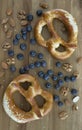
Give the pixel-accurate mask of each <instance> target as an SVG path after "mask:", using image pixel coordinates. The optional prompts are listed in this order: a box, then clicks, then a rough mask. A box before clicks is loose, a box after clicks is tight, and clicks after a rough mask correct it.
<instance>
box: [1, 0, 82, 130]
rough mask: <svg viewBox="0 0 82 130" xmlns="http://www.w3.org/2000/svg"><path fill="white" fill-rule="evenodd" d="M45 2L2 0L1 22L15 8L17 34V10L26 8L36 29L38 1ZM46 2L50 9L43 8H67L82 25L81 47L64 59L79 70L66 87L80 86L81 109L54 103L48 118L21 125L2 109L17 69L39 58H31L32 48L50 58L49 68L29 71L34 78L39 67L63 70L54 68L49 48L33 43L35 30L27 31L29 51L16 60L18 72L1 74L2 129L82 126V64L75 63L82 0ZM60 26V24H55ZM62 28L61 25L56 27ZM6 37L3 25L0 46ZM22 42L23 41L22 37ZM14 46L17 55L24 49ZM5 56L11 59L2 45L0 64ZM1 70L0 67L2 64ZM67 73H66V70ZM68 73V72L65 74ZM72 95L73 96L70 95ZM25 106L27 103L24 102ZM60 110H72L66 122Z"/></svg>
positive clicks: (73, 129)
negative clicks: (7, 12)
mask: <svg viewBox="0 0 82 130" xmlns="http://www.w3.org/2000/svg"><path fill="white" fill-rule="evenodd" d="M40 2H42V0H39V1H37V0H30V1H29V0H21V1H20V0H17V1H16V0H6V1H5V0H0V22H1V20H2V19H3V18H6V17H7V16H6V14H5V12H6V10H7V8H12V9H13V17H14V19H15V20H16V27H15V29H14V34H13V37H14V36H15V34H16V33H18V32H19V31H20V29H21V27H20V22H19V20H18V19H17V12H18V11H19V10H21V9H25V11H26V12H27V13H28V14H29V13H32V14H33V16H34V19H33V22H32V27H33V30H34V26H35V24H36V21H37V20H38V17H37V16H36V10H37V9H41V8H40V7H39V3H40ZM46 2H48V4H49V8H48V9H46V10H44V11H45V12H46V11H47V10H51V9H56V8H61V9H65V10H67V11H69V12H70V13H71V14H72V15H73V16H74V17H75V18H76V22H77V24H78V28H79V35H78V48H77V49H76V51H75V52H74V54H73V55H72V56H71V57H70V58H69V59H67V60H65V61H62V62H70V63H72V65H73V70H78V71H79V72H80V78H79V79H78V80H77V81H76V82H75V83H74V84H73V83H69V84H65V86H69V87H70V88H72V87H75V88H77V89H79V95H80V102H79V103H78V105H79V110H78V112H73V111H72V109H71V106H68V107H67V106H65V105H64V107H62V108H59V107H58V106H57V105H56V104H55V103H54V104H53V109H52V111H51V112H50V113H49V114H48V115H47V116H45V117H43V118H42V119H40V120H37V121H33V122H30V123H26V124H18V123H16V122H14V121H13V120H12V119H10V118H9V117H8V116H7V115H6V113H5V112H4V110H3V107H2V98H3V93H4V91H5V89H6V88H7V85H8V84H9V83H10V81H12V79H13V78H15V77H16V76H17V75H19V72H18V69H19V68H20V67H21V66H23V65H26V64H28V63H32V62H34V61H36V60H37V58H35V59H34V58H31V57H29V51H30V50H36V51H37V52H38V53H39V52H42V53H43V54H44V59H45V60H46V61H47V67H46V68H45V69H44V68H39V69H38V68H36V69H34V70H30V71H29V73H30V74H32V75H34V76H35V77H37V78H38V76H37V72H38V71H39V70H43V71H45V72H46V70H47V69H50V68H51V69H53V70H54V72H55V73H56V72H58V71H61V70H58V69H57V68H55V62H56V61H57V60H56V59H54V58H53V57H52V56H51V55H50V54H49V52H48V51H47V49H46V48H43V47H42V46H40V45H38V44H36V45H30V39H31V38H32V37H34V33H33V32H32V33H31V34H28V39H27V41H26V44H27V50H26V51H25V52H22V53H23V54H24V55H25V59H24V61H22V62H19V61H18V60H17V59H16V67H17V71H16V73H13V74H12V73H11V72H10V71H9V70H6V71H5V75H4V77H2V78H1V79H0V84H3V87H1V88H0V103H1V105H0V130H4V129H6V130H28V129H29V130H32V129H33V130H60V129H61V130H81V129H82V128H81V127H82V125H81V115H82V111H81V110H82V105H81V99H82V96H81V95H82V94H81V93H82V89H81V80H82V66H81V64H77V63H76V59H77V57H79V56H81V55H82V45H81V42H82V38H81V37H82V36H81V30H82V22H81V21H82V0H79V1H78V0H71V1H69V0H61V1H60V0H51V1H50V0H47V1H46ZM56 24H57V25H58V23H56ZM57 28H59V26H58V27H57ZM44 35H46V36H47V35H48V33H46V34H45V33H44ZM4 40H6V36H5V34H4V32H3V29H2V25H1V24H0V46H1V44H2V43H3V41H4ZM12 40H13V38H12V39H10V40H8V41H10V42H11V44H12ZM20 42H23V41H22V40H21V41H20ZM12 49H14V51H15V58H16V55H17V54H18V53H19V52H21V51H20V48H19V46H15V47H13V46H12ZM6 58H8V55H7V52H3V50H2V48H1V47H0V63H1V62H2V61H3V60H6ZM0 70H2V69H1V67H0ZM64 73H65V72H64ZM65 74H66V73H65ZM38 80H39V82H40V85H41V86H42V88H43V89H45V83H46V82H45V81H44V80H41V79H39V78H38ZM50 82H51V83H52V86H54V82H53V81H50ZM48 91H50V92H51V93H52V94H54V93H56V94H57V93H58V92H57V91H55V90H54V88H53V87H52V89H50V90H48ZM70 98H71V96H70ZM15 99H16V100H17V101H19V104H21V102H22V101H23V100H20V97H19V98H16V97H15ZM23 107H25V106H24V104H23ZM61 110H67V111H68V113H69V118H68V119H67V120H65V121H61V120H60V119H59V118H58V113H59V112H60V111H61Z"/></svg>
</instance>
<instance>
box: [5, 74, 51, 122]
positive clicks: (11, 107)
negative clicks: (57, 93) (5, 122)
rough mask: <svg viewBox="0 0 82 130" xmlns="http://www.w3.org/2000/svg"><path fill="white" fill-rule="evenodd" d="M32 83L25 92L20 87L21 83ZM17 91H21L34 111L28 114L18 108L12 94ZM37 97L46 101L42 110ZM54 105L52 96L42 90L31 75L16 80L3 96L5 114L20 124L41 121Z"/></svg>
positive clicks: (24, 75)
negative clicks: (39, 96)
mask: <svg viewBox="0 0 82 130" xmlns="http://www.w3.org/2000/svg"><path fill="white" fill-rule="evenodd" d="M26 81H27V82H30V83H31V85H30V86H29V88H28V90H25V89H24V88H22V87H21V86H20V83H23V82H26ZM16 91H19V92H20V94H22V95H23V96H24V97H25V98H26V100H27V101H28V102H29V103H30V105H31V106H32V109H31V110H30V111H28V112H25V111H24V110H22V109H20V108H19V107H17V106H16V104H15V102H14V99H13V97H12V94H13V93H15V92H16ZM37 95H41V96H42V97H43V98H44V99H45V103H44V104H43V106H42V107H41V108H40V107H39V106H38V105H37V103H36V101H35V99H34V97H35V96H37ZM52 104H53V98H52V95H51V94H50V93H49V92H47V91H44V90H42V89H41V87H40V85H39V83H38V81H37V80H36V78H34V77H33V76H31V75H28V74H23V75H21V76H18V77H17V78H16V79H14V80H13V81H12V82H11V83H10V84H9V85H8V87H7V89H6V91H5V93H4V96H3V107H4V110H5V112H6V113H7V114H8V115H9V116H10V117H11V118H12V119H13V120H14V121H16V122H18V123H26V122H29V121H32V120H36V119H40V118H41V117H43V116H45V115H46V114H47V113H48V112H50V110H51V108H52Z"/></svg>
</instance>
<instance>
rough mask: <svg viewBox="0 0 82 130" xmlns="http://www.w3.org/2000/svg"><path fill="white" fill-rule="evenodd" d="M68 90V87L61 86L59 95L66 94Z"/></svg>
mask: <svg viewBox="0 0 82 130" xmlns="http://www.w3.org/2000/svg"><path fill="white" fill-rule="evenodd" d="M68 92H69V88H68V87H62V88H61V89H60V93H61V95H63V96H67V95H68Z"/></svg>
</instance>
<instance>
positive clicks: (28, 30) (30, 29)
mask: <svg viewBox="0 0 82 130" xmlns="http://www.w3.org/2000/svg"><path fill="white" fill-rule="evenodd" d="M26 30H27V32H31V31H32V26H31V25H30V24H29V25H27V27H26Z"/></svg>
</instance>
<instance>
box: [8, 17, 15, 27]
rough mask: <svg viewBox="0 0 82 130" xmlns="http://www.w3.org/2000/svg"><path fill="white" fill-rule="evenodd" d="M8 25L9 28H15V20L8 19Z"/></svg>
mask: <svg viewBox="0 0 82 130" xmlns="http://www.w3.org/2000/svg"><path fill="white" fill-rule="evenodd" d="M9 24H10V26H11V27H15V20H14V18H10V19H9Z"/></svg>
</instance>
